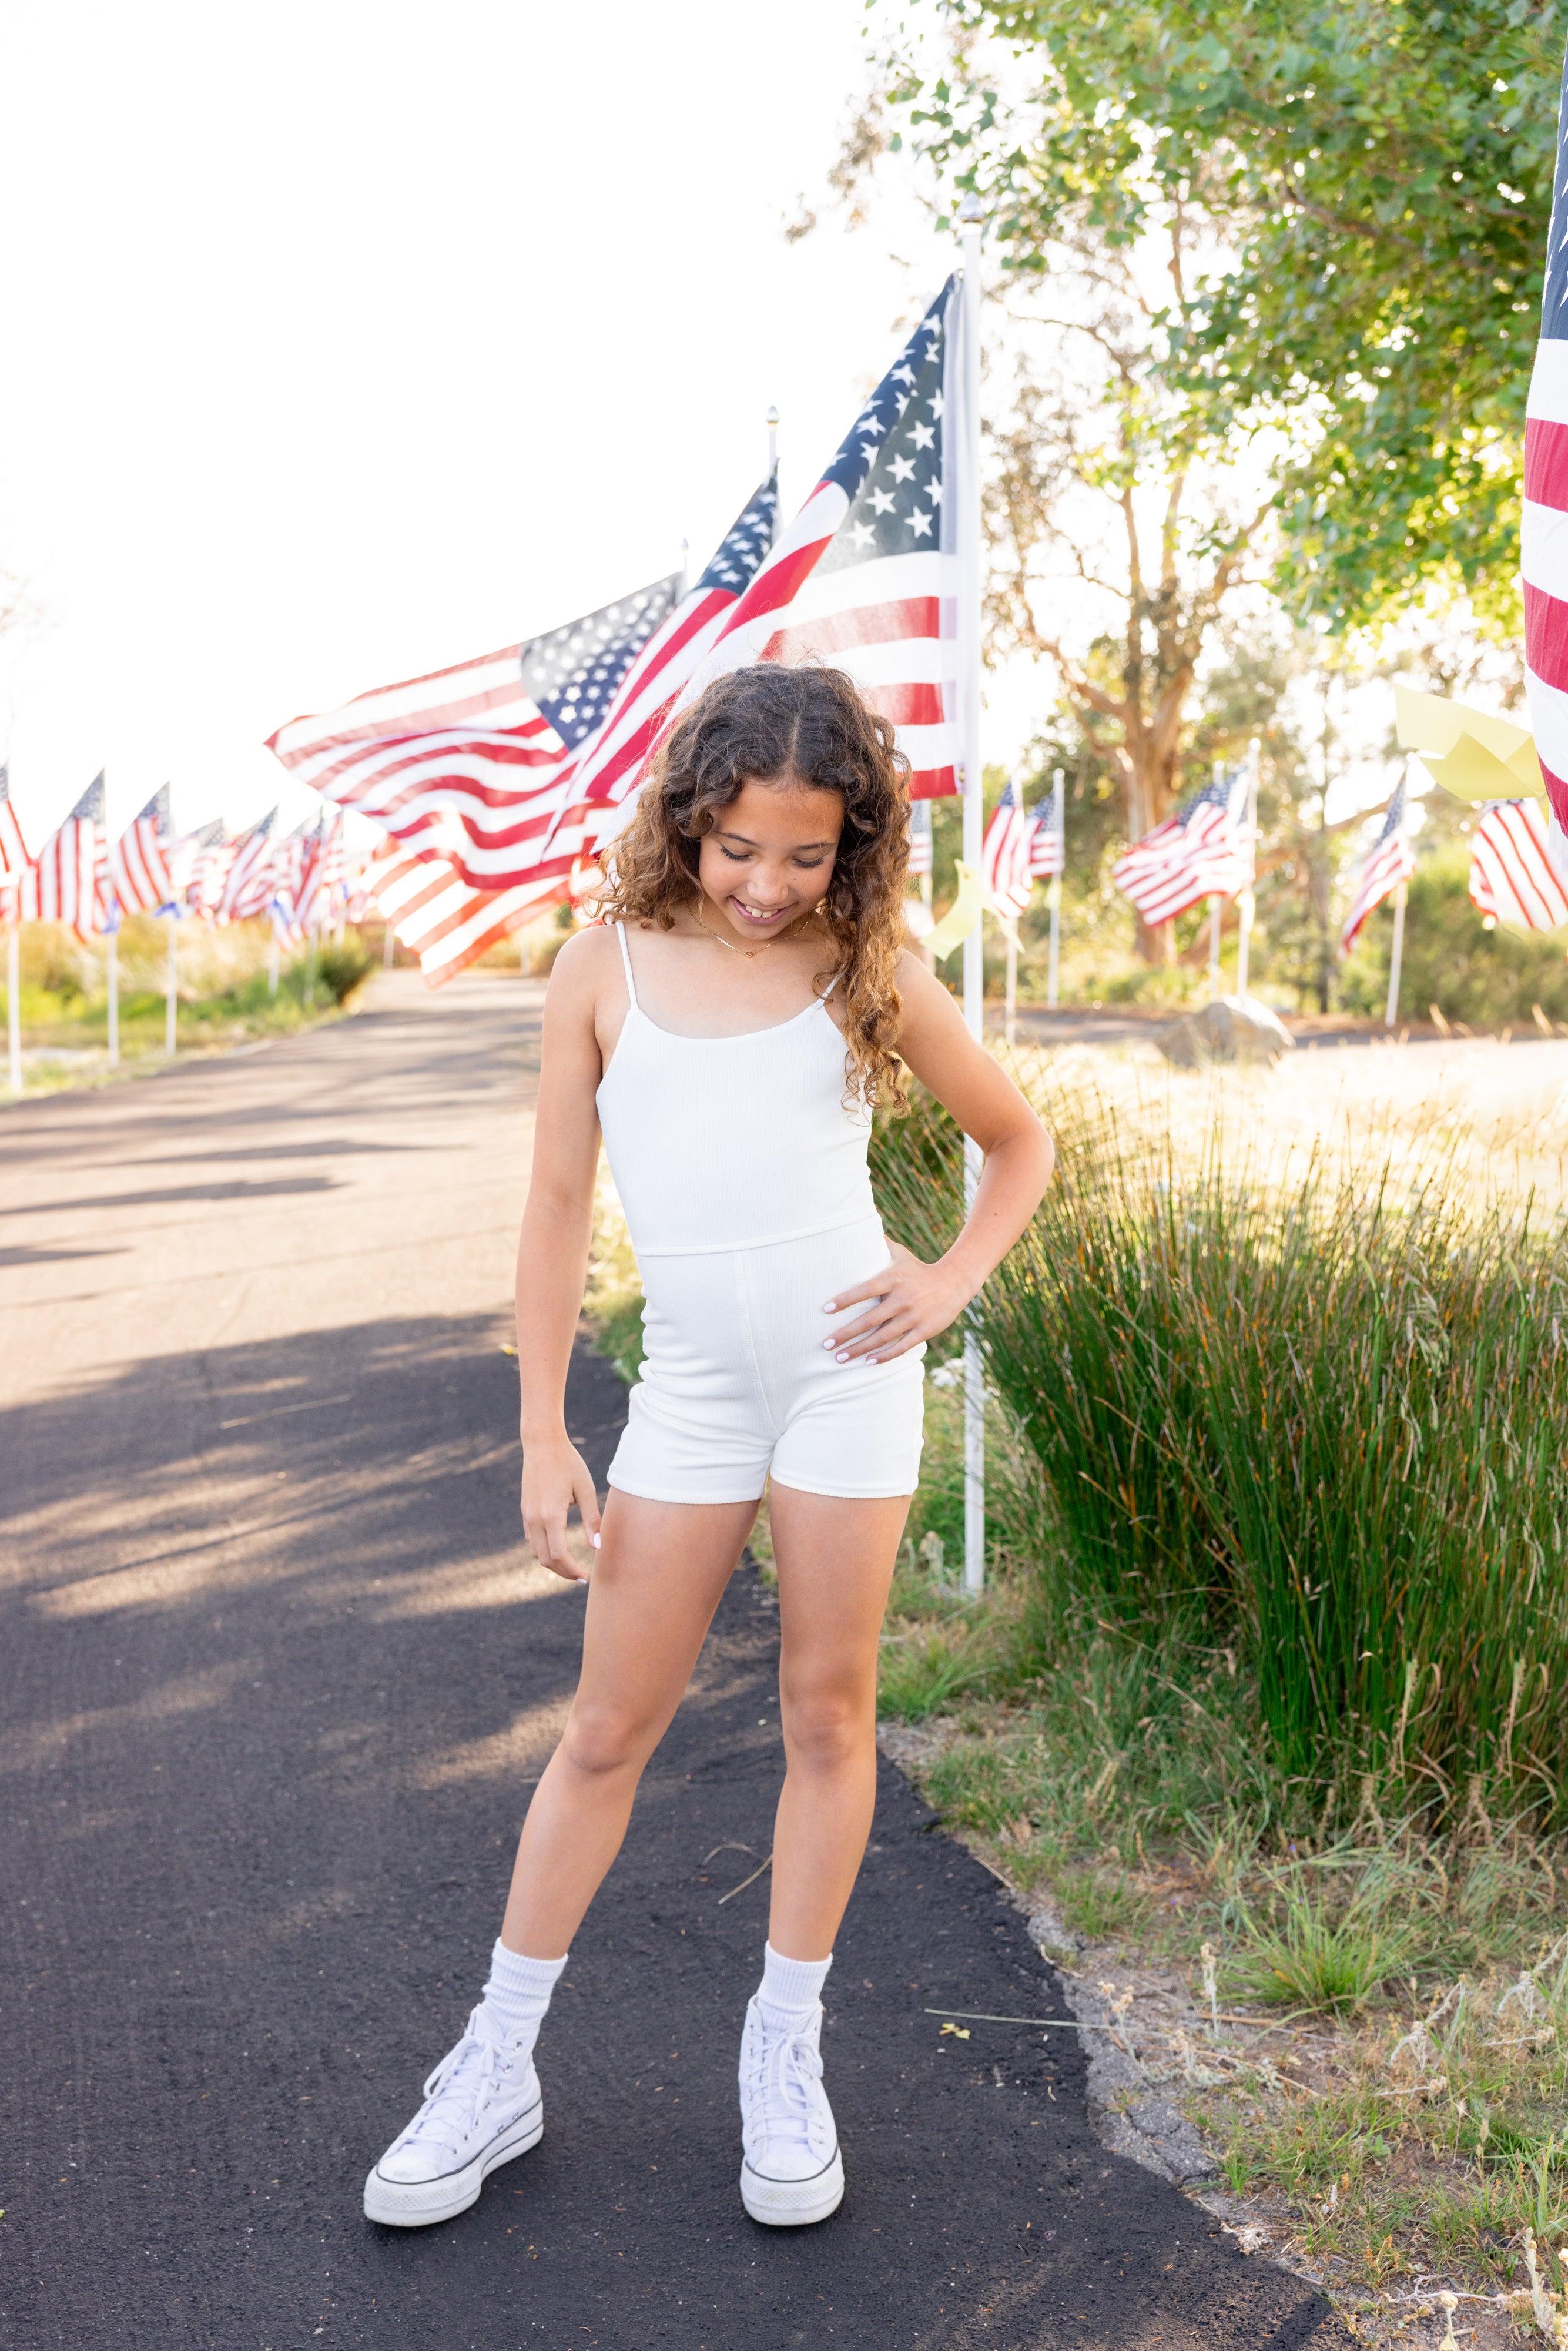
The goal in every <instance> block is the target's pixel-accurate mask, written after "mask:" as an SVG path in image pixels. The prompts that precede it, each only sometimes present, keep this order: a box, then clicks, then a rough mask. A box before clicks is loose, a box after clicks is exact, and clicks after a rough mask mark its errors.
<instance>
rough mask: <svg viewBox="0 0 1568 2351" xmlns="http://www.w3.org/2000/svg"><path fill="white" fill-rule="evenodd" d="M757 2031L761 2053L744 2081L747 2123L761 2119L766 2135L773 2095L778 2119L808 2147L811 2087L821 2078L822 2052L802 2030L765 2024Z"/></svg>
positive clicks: (812, 2105) (812, 2101)
mask: <svg viewBox="0 0 1568 2351" xmlns="http://www.w3.org/2000/svg"><path fill="white" fill-rule="evenodd" d="M760 2031H761V2040H762V2053H761V2056H760V2058H759V2060H758V2064H757V2065H756V2067H755V2069H754V2070H753V2072H752V2073H751V2074H750V2076H749V2078H748V2079H747V2085H746V2092H747V2115H746V2124H747V2128H748V2129H749V2128H751V2127H752V2126H754V2125H756V2124H758V2123H760V2124H761V2125H762V2126H763V2133H764V2137H767V2136H768V2130H767V2124H768V2120H769V2119H770V2118H771V2116H772V2108H773V2100H774V2099H775V2098H776V2099H777V2101H778V2105H779V2108H781V2109H782V2112H781V2114H780V2115H779V2120H780V2121H782V2122H783V2123H784V2124H785V2126H786V2128H792V2132H793V2135H794V2136H795V2137H798V2138H799V2139H800V2141H801V2143H802V2145H804V2146H808V2147H809V2146H810V2137H811V2129H810V2126H811V2122H812V2119H813V2117H814V2116H815V2114H816V2101H815V2099H814V2098H813V2097H812V2095H811V2091H812V2087H813V2085H815V2084H816V2083H818V2082H820V2081H821V2078H822V2059H821V2051H820V2050H818V2049H817V2048H815V2047H814V2046H813V2044H812V2043H811V2041H810V2038H809V2037H808V2035H807V2034H805V2033H804V2032H779V2031H778V2030H776V2029H773V2028H770V2027H768V2025H762V2026H761V2028H760Z"/></svg>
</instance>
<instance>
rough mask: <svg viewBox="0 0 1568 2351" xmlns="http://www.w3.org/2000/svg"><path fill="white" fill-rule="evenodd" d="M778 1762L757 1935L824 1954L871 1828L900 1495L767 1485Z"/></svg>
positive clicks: (902, 1505) (904, 1503) (784, 1949)
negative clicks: (777, 1655)
mask: <svg viewBox="0 0 1568 2351" xmlns="http://www.w3.org/2000/svg"><path fill="white" fill-rule="evenodd" d="M770 1515H771V1522H772V1529H773V1555H774V1559H775V1562H776V1563H777V1565H778V1570H779V1618H780V1625H781V1629H782V1634H783V1654H782V1657H781V1660H780V1664H779V1700H780V1712H781V1715H782V1718H783V1724H784V1754H785V1761H786V1764H787V1770H786V1773H785V1779H784V1792H783V1794H782V1795H781V1796H780V1797H779V1816H778V1822H777V1824H776V1827H775V1830H774V1837H773V1901H772V1914H771V1918H770V1921H769V1925H768V1940H769V1941H770V1942H771V1944H772V1946H773V1948H774V1949H775V1950H776V1951H779V1952H780V1953H781V1954H782V1955H783V1956H784V1957H785V1958H786V1959H826V1958H827V1956H828V1954H829V1952H830V1951H831V1949H832V1948H833V1938H834V1936H835V1935H836V1934H837V1933H838V1930H839V1921H840V1919H841V1917H843V1914H844V1906H845V1904H846V1903H847V1902H848V1900H849V1898H850V1891H851V1888H852V1886H853V1885H854V1882H855V1876H856V1873H857V1872H858V1870H859V1868H860V1865H861V1857H862V1855H863V1853H864V1851H865V1841H866V1838H867V1836H868V1835H869V1834H870V1833H871V1816H872V1806H873V1802H874V1801H875V1796H876V1659H877V1640H878V1636H879V1635H880V1634H881V1631H882V1620H883V1612H884V1610H885V1609H886V1606H887V1592H888V1586H889V1584H890V1583H892V1581H893V1570H894V1562H895V1561H896V1559H897V1556H898V1545H899V1539H900V1537H901V1536H902V1535H903V1532H904V1520H905V1519H906V1518H907V1517H908V1515H909V1498H908V1496H907V1495H901V1496H899V1497H897V1498H896V1499H891V1500H884V1501H844V1500H841V1499H837V1498H836V1497H833V1496H831V1495H826V1494H805V1493H801V1492H800V1491H799V1490H798V1489H792V1488H789V1487H787V1486H775V1487H774V1488H773V1490H772V1501H771V1504H770Z"/></svg>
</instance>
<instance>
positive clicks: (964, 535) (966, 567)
mask: <svg viewBox="0 0 1568 2351" xmlns="http://www.w3.org/2000/svg"><path fill="white" fill-rule="evenodd" d="M984 218H985V208H984V206H983V205H982V204H981V203H980V200H979V198H978V196H976V195H973V194H971V195H967V196H966V197H965V199H964V201H963V203H962V204H960V206H959V207H958V222H959V235H960V238H961V243H962V250H963V255H964V283H963V293H962V308H961V311H960V315H959V332H960V336H961V357H962V362H963V371H964V372H963V393H964V403H963V438H962V442H961V444H960V446H959V448H958V450H957V452H956V455H957V461H958V462H957V465H956V466H955V467H954V469H953V470H954V473H955V474H956V475H957V478H958V479H959V480H960V481H961V482H962V484H963V490H962V494H961V496H960V497H959V500H958V506H957V541H958V546H957V554H958V702H959V710H960V714H961V716H960V725H961V728H962V746H961V748H962V758H963V789H964V862H965V864H966V865H967V866H968V867H969V868H970V870H971V872H976V873H977V872H979V870H980V852H981V831H982V816H983V809H982V799H983V795H984V790H985V774H984V769H983V768H982V766H981V760H980V574H981V555H980V529H981V525H980V225H981V222H982V221H983V220H984ZM983 929H984V925H983V922H982V920H981V919H980V918H979V917H977V919H976V922H975V926H974V928H973V930H972V931H971V932H970V933H969V935H968V937H967V939H966V940H965V942H964V1018H965V1019H966V1020H967V1023H968V1028H969V1034H970V1036H971V1037H973V1038H974V1039H975V1040H977V1042H978V1041H979V1040H981V1039H982V1038H983V1036H984V1034H985V1020H986V996H985V987H986V977H985V947H984V941H983ZM979 1180H980V1150H979V1146H978V1144H976V1143H973V1142H972V1141H971V1140H970V1139H969V1137H968V1136H967V1135H966V1136H965V1138H964V1207H965V1210H966V1212H967V1210H968V1209H969V1207H971V1206H972V1204H973V1202H974V1197H975V1192H976V1189H977V1186H978V1184H979ZM985 1582H986V1370H985V1361H984V1358H983V1356H982V1355H981V1353H980V1341H979V1334H978V1332H977V1331H976V1330H975V1328H974V1326H973V1324H972V1323H971V1325H970V1327H969V1329H968V1330H967V1332H966V1335H965V1339H964V1589H965V1591H966V1592H967V1593H971V1594H975V1593H979V1592H981V1591H983V1590H984V1588H985Z"/></svg>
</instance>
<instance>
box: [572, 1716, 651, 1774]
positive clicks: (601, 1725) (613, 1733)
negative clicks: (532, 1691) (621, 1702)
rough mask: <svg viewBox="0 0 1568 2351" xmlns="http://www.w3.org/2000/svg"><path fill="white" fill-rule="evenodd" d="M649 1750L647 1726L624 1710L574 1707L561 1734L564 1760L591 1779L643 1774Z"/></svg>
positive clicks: (574, 1769)
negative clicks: (620, 1774)
mask: <svg viewBox="0 0 1568 2351" xmlns="http://www.w3.org/2000/svg"><path fill="white" fill-rule="evenodd" d="M648 1749H649V1742H648V1738H647V1730H646V1726H645V1725H644V1724H643V1721H642V1720H641V1719H640V1718H639V1717H638V1716H637V1715H635V1714H633V1713H632V1712H631V1711H629V1710H628V1709H627V1708H623V1707H615V1706H602V1705H596V1706H590V1707H574V1708H572V1711H571V1715H570V1719H569V1720H568V1722H567V1726H566V1729H565V1730H564V1731H563V1732H562V1733H561V1741H560V1754H561V1759H562V1761H564V1762H565V1763H566V1764H567V1765H568V1766H569V1767H570V1769H571V1770H572V1771H580V1773H581V1774H582V1775H583V1777H584V1778H585V1779H589V1780H603V1779H609V1778H612V1777H613V1775H614V1774H615V1773H617V1772H620V1771H641V1770H642V1768H643V1764H644V1763H645V1762H646V1761H647V1760H648Z"/></svg>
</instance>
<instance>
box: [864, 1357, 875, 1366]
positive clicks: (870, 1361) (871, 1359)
mask: <svg viewBox="0 0 1568 2351" xmlns="http://www.w3.org/2000/svg"><path fill="white" fill-rule="evenodd" d="M875 1361H876V1357H875V1356H874V1355H868V1356H867V1357H866V1362H867V1363H868V1364H874V1363H875Z"/></svg>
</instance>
